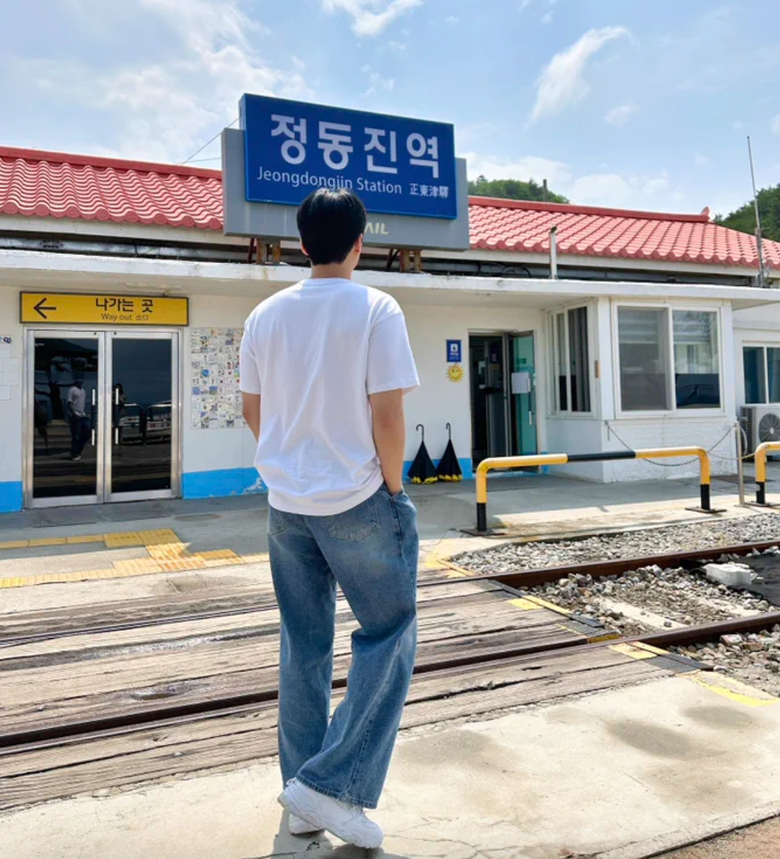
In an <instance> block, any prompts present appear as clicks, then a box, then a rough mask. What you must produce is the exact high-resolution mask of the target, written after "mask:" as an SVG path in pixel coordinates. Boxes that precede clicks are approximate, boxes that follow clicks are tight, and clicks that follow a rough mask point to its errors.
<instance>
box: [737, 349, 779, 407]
mask: <svg viewBox="0 0 780 859" xmlns="http://www.w3.org/2000/svg"><path fill="white" fill-rule="evenodd" d="M740 345H741V346H742V355H741V359H742V399H743V400H744V401H745V405H746V406H780V400H778V401H777V402H772V400H771V399H770V397H769V351H768V350H769V349H778V350H780V342H778V341H775V342H771V343H770V342H767V341H766V340H762V341H754V340H743V341H742V343H741V344H740ZM745 349H762V350H763V352H764V390H765V391H766V400H765V401H764V402H763V403H751V402H748V398H747V385H746V384H745Z"/></svg>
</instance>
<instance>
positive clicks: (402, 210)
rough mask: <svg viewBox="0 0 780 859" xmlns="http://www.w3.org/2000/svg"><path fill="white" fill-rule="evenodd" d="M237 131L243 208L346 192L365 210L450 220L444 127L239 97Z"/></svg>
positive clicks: (452, 173) (453, 193)
mask: <svg viewBox="0 0 780 859" xmlns="http://www.w3.org/2000/svg"><path fill="white" fill-rule="evenodd" d="M241 128H242V130H243V133H244V150H245V153H246V199H247V200H248V201H249V202H257V203H277V204H282V205H289V206H298V205H300V203H301V202H303V200H304V199H305V198H306V197H307V196H308V195H309V194H311V192H312V191H316V190H317V189H318V188H349V189H351V190H352V191H354V192H355V193H356V194H357V195H358V196H359V197H360V198H361V199H362V200H363V202H364V203H365V205H366V208H367V209H368V211H369V212H376V213H381V214H388V215H408V216H412V217H420V218H446V219H455V218H457V215H458V188H457V179H456V165H455V131H454V128H453V126H452V125H449V124H447V123H442V122H430V121H428V120H422V119H406V118H402V117H398V116H384V115H381V114H376V113H365V112H363V111H358V110H345V109H343V108H336V107H324V106H321V105H315V104H307V103H305V102H298V101H288V100H286V99H278V98H270V97H267V96H259V95H245V96H244V97H243V98H242V99H241Z"/></svg>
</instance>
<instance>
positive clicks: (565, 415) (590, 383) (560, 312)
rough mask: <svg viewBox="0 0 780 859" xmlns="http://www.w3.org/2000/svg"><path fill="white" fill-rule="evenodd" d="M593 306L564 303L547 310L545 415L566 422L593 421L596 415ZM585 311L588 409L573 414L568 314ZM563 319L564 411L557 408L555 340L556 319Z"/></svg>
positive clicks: (558, 351)
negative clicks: (547, 405)
mask: <svg viewBox="0 0 780 859" xmlns="http://www.w3.org/2000/svg"><path fill="white" fill-rule="evenodd" d="M593 307H594V305H593V303H592V302H589V301H579V302H577V303H576V304H566V305H563V306H561V307H557V308H555V309H554V310H549V311H548V313H549V317H550V323H549V325H548V331H549V334H550V355H551V369H552V372H551V374H550V376H551V385H550V388H551V390H550V410H549V416H550V417H554V418H561V419H567V420H579V419H581V418H593V417H595V415H596V409H595V404H596V386H595V383H596V379H595V372H594V357H593V356H594V352H595V349H594V346H595V343H596V338H595V337H594V317H595V313H594V312H593ZM583 308H584V309H585V311H586V312H587V320H586V325H585V331H586V337H587V345H588V365H587V367H586V368H585V369H586V372H587V374H588V380H587V389H588V396H589V401H590V409H588V411H583V412H579V411H577V412H575V411H573V410H572V408H571V402H572V399H571V389H572V384H571V348H570V333H569V311H571V310H581V309H583ZM560 316H563V340H564V343H563V345H564V355H565V362H566V363H565V369H566V372H565V376H566V402H567V408H565V409H562V408H561V406H560V387H559V386H560V373H559V370H560V360H559V359H560V349H559V345H560V344H559V341H558V318H559V317H560Z"/></svg>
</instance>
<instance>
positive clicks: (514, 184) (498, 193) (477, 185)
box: [469, 176, 569, 203]
mask: <svg viewBox="0 0 780 859" xmlns="http://www.w3.org/2000/svg"><path fill="white" fill-rule="evenodd" d="M469 194H471V195H472V196H474V197H501V198H502V199H504V200H533V201H535V202H539V203H541V202H543V201H544V200H545V193H544V188H543V187H542V186H541V185H540V184H539V183H538V182H534V180H533V179H530V180H529V181H528V182H521V181H520V180H519V179H492V180H488V179H486V178H485V177H484V176H478V177H477V179H476V181H474V180H472V181H471V182H469ZM546 199H547V202H548V203H568V202H569V200H568V199H567V198H566V197H564V196H563V195H562V194H555V193H554V192H553V191H550V190H548V191H547V195H546Z"/></svg>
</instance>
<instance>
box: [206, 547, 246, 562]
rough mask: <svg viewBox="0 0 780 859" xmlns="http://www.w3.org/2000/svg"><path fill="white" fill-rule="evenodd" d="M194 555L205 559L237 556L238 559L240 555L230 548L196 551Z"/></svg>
mask: <svg viewBox="0 0 780 859" xmlns="http://www.w3.org/2000/svg"><path fill="white" fill-rule="evenodd" d="M195 557H196V558H203V559H204V560H207V561H211V560H215V559H216V558H238V560H241V558H240V556H239V555H237V554H236V553H235V552H234V551H233V550H232V549H213V550H212V551H209V552H198V553H197V554H196V555H195Z"/></svg>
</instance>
